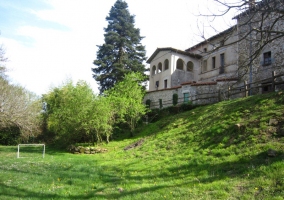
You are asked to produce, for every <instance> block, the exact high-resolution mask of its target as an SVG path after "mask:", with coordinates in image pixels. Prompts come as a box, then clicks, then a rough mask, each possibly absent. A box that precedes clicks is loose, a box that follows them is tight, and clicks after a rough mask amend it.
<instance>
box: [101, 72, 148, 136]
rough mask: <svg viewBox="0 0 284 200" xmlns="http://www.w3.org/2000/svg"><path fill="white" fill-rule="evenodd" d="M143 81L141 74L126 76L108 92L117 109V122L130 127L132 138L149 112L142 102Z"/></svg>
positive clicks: (143, 92) (143, 93)
mask: <svg viewBox="0 0 284 200" xmlns="http://www.w3.org/2000/svg"><path fill="white" fill-rule="evenodd" d="M142 81H143V76H142V75H141V74H139V73H134V72H132V73H129V74H126V75H125V78H124V80H123V81H120V82H118V83H117V84H115V86H114V87H113V88H111V89H110V90H107V91H106V95H107V97H108V98H109V100H110V102H111V104H112V105H113V106H114V108H115V109H114V110H115V111H116V113H115V114H116V117H117V120H118V121H119V122H122V123H126V124H127V125H128V126H129V128H130V131H131V136H133V134H134V130H135V127H136V125H137V122H138V121H139V119H140V118H141V117H142V116H143V115H145V114H146V112H147V107H146V105H145V104H143V101H142V100H143V97H144V95H145V90H144V88H143V86H142V85H141V82H142Z"/></svg>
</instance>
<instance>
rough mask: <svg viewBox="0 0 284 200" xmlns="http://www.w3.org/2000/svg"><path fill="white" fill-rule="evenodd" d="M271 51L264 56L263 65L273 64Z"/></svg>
mask: <svg viewBox="0 0 284 200" xmlns="http://www.w3.org/2000/svg"><path fill="white" fill-rule="evenodd" d="M271 61H272V59H271V51H269V52H266V53H264V54H263V65H270V64H271V63H272V62H271Z"/></svg>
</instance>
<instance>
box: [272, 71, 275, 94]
mask: <svg viewBox="0 0 284 200" xmlns="http://www.w3.org/2000/svg"><path fill="white" fill-rule="evenodd" d="M272 92H275V71H272Z"/></svg>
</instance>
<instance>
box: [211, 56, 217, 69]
mask: <svg viewBox="0 0 284 200" xmlns="http://www.w3.org/2000/svg"><path fill="white" fill-rule="evenodd" d="M215 68H216V57H215V56H214V57H212V69H215Z"/></svg>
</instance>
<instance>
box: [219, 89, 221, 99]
mask: <svg viewBox="0 0 284 200" xmlns="http://www.w3.org/2000/svg"><path fill="white" fill-rule="evenodd" d="M218 101H219V102H220V101H221V90H220V89H219V90H218Z"/></svg>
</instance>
